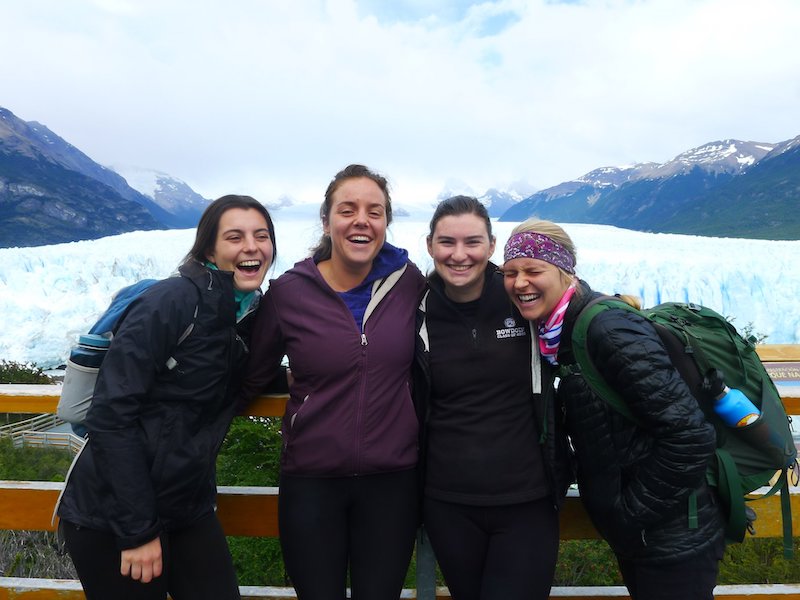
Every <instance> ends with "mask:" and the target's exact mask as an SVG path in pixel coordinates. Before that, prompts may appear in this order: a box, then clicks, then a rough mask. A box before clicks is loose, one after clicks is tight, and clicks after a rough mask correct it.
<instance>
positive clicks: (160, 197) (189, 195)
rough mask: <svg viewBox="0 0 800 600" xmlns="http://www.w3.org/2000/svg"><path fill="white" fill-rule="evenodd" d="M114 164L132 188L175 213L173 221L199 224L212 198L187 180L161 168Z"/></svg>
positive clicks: (185, 224) (175, 223)
mask: <svg viewBox="0 0 800 600" xmlns="http://www.w3.org/2000/svg"><path fill="white" fill-rule="evenodd" d="M111 168H112V169H113V170H114V171H115V172H117V173H119V174H120V175H122V177H124V178H125V180H126V181H127V182H128V185H130V186H131V187H132V188H133V189H135V190H137V191H139V192H140V193H142V194H144V195H145V196H147V197H148V198H150V199H151V200H153V201H154V202H155V203H156V204H158V206H160V207H161V208H163V209H164V210H165V211H166V212H168V213H169V214H170V215H172V216H173V218H171V219H170V224H171V225H172V226H174V227H195V226H197V222H198V220H199V219H200V215H201V214H203V211H204V210H205V209H206V207H207V206H208V205H209V203H210V202H211V200H209V199H207V198H203V197H202V196H201V195H200V194H198V193H197V192H195V191H194V190H193V189H192V188H191V187H189V185H188V184H187V183H186V182H185V181H182V180H180V179H178V178H177V177H174V176H172V175H167V174H166V173H163V172H162V171H156V170H154V169H143V168H141V167H131V166H127V165H125V166H123V165H114V166H112V167H111Z"/></svg>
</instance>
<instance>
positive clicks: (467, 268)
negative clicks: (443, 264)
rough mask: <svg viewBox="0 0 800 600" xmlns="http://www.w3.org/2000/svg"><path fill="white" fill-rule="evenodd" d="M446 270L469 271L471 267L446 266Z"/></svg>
mask: <svg viewBox="0 0 800 600" xmlns="http://www.w3.org/2000/svg"><path fill="white" fill-rule="evenodd" d="M447 268H448V269H450V270H452V271H469V270H470V269H471V268H472V265H447Z"/></svg>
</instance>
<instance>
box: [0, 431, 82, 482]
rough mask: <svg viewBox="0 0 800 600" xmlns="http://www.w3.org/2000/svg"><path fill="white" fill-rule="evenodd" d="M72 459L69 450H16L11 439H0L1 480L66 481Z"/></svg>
mask: <svg viewBox="0 0 800 600" xmlns="http://www.w3.org/2000/svg"><path fill="white" fill-rule="evenodd" d="M72 459H73V454H72V453H71V452H70V451H69V450H62V449H58V448H26V447H22V448H14V445H13V443H12V442H11V438H8V437H0V479H8V480H14V481H64V476H65V475H66V473H67V469H69V465H70V463H71V462H72Z"/></svg>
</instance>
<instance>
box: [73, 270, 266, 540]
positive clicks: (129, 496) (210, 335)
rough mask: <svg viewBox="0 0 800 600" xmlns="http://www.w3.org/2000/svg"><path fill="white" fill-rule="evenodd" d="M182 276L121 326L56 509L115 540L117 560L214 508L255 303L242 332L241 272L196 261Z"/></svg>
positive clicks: (146, 297) (148, 296)
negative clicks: (170, 363)
mask: <svg viewBox="0 0 800 600" xmlns="http://www.w3.org/2000/svg"><path fill="white" fill-rule="evenodd" d="M180 274H181V276H180V277H170V278H168V279H165V280H163V281H161V282H159V283H157V284H155V285H153V286H152V287H150V288H149V289H147V290H146V291H145V292H144V293H143V294H142V295H141V296H139V297H138V298H136V299H135V300H134V301H133V302H132V303H131V305H130V306H129V307H128V310H127V312H126V313H125V315H124V316H123V318H122V320H121V322H120V325H119V328H118V330H117V331H116V332H115V336H114V338H113V341H112V343H111V347H110V349H109V350H108V354H107V356H106V358H105V359H104V361H103V365H102V368H101V370H100V374H99V376H98V380H97V385H96V387H95V394H94V397H93V400H92V406H91V408H90V409H89V412H88V415H87V418H86V426H87V427H88V429H89V439H88V442H87V444H86V445H85V447H84V449H83V450H82V451H81V453H80V454H79V456H78V457H77V458H76V461H75V463H74V466H73V469H72V471H71V474H70V475H69V477H68V481H67V484H66V489H65V491H64V494H63V496H62V499H61V503H60V506H59V508H58V514H59V515H60V516H61V518H62V519H64V520H66V521H70V522H72V523H74V524H76V525H79V526H83V527H88V528H92V529H97V530H101V531H108V532H111V533H113V535H114V536H116V538H117V545H118V547H119V549H120V550H124V549H129V548H135V547H138V546H140V545H142V544H144V543H146V542H148V541H150V540H152V539H155V538H156V537H157V536H158V535H159V534H160V533H161V531H170V530H175V529H180V528H182V527H185V526H187V525H189V524H191V523H192V522H193V521H195V520H197V519H199V518H201V517H203V516H206V515H208V514H209V513H210V512H212V511H213V510H214V509H215V498H216V472H215V461H216V456H217V453H218V451H219V448H220V446H221V444H222V440H223V438H224V437H225V434H226V433H227V431H228V427H229V425H230V422H231V419H232V417H233V415H234V404H233V399H234V398H233V395H234V392H235V391H236V390H235V389H234V388H235V387H236V384H238V381H239V379H240V377H239V369H240V368H241V367H242V366H243V365H244V362H245V358H246V354H247V346H246V337H247V336H246V331H247V328H248V324H249V322H250V321H251V318H250V316H251V315H252V311H253V309H254V308H255V302H254V303H253V305H252V306H251V309H250V310H251V312H250V313H249V314H248V315H246V316H245V317H244V318H242V319H240V321H239V323H238V324H237V322H236V308H237V307H236V304H235V301H234V292H233V274H232V273H230V272H223V271H216V270H211V269H208V268H206V267H205V266H203V265H201V264H199V263H197V262H193V261H192V262H187V263H186V264H184V265H183V266H181V268H180ZM195 309H197V317H196V319H195V318H194V312H195ZM193 321H194V328H193V330H192V332H191V333H190V335H189V336H188V337H187V338H186V339H185V340H184V341H183V342H182V343H181V344H180V345H179V346H178V345H177V341H178V338H179V337H180V336H181V334H182V333H183V332H184V331H185V330H186V328H187V327H188V326H189V324H191V323H192V322H193ZM170 357H174V358H175V359H176V360H177V366H176V367H175V368H174V369H172V370H168V369H167V368H166V362H167V359H168V358H170Z"/></svg>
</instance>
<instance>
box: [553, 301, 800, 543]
mask: <svg viewBox="0 0 800 600" xmlns="http://www.w3.org/2000/svg"><path fill="white" fill-rule="evenodd" d="M610 308H618V309H622V310H627V311H630V312H635V313H637V314H640V315H642V316H643V317H645V318H646V319H648V320H649V321H650V322H651V323H652V324H653V326H654V328H655V330H656V331H657V332H658V335H659V337H660V338H661V340H662V342H663V343H664V345H665V346H666V348H667V351H668V353H669V356H670V359H671V360H672V363H673V365H674V366H675V368H676V370H677V371H678V373H679V374H680V375H681V377H683V379H684V380H685V381H686V383H687V385H688V386H689V389H690V390H691V391H692V393H693V394H694V396H695V398H697V401H698V404H699V405H700V408H701V409H702V411H703V413H704V415H705V416H706V418H707V419H708V420H709V421H710V422H711V423H712V424H713V425H714V429H715V430H716V434H717V450H716V460H715V461H714V462H713V464H711V465H709V468H708V472H707V480H708V482H709V484H710V485H713V486H715V487H716V488H717V491H718V494H719V497H720V498H721V499H722V502H723V505H724V506H725V510H726V512H727V520H728V522H727V530H726V536H727V538H728V539H729V540H730V541H735V542H741V541H742V540H743V539H744V536H745V532H746V531H750V532H751V533H754V528H753V523H752V521H753V520H754V519H755V513H754V511H753V510H752V509H751V508H749V507H748V506H746V505H745V501H746V500H752V499H755V498H751V497H748V495H749V494H751V493H752V492H753V491H755V490H757V489H759V488H761V487H765V486H769V485H770V482H771V481H773V484H772V486H771V489H770V490H769V491H768V492H767V493H766V494H765V495H763V496H758V497H759V498H760V497H767V496H771V495H773V494H775V493H776V492H778V491H780V492H781V513H782V518H783V538H784V542H783V543H784V554H785V555H786V556H787V557H789V556H791V554H792V513H791V504H790V498H789V485H788V477H787V473H788V471H789V469H793V468H794V465H795V459H796V457H797V450H796V448H795V446H794V440H793V439H792V433H791V419H790V418H789V417H788V416H787V415H786V411H785V410H784V408H783V403H782V401H781V398H780V395H779V394H778V390H777V389H776V388H775V384H774V383H773V382H772V380H771V379H770V377H769V375H768V374H767V372H766V370H765V369H764V366H763V365H762V364H761V360H760V359H759V357H758V354H757V353H756V351H755V345H754V343H753V340H752V339H745V338H743V337H742V336H741V335H739V333H738V332H737V331H736V328H735V327H734V326H733V325H732V324H731V323H730V322H729V321H728V320H727V319H725V318H724V317H723V316H722V315H720V314H718V313H716V312H714V311H713V310H711V309H710V308H706V307H704V306H700V305H697V304H683V303H678V302H666V303H664V304H659V305H658V306H655V307H653V308H648V309H643V310H637V309H636V308H634V307H632V306H630V305H629V304H627V303H626V302H624V301H622V300H621V299H619V298H616V297H611V296H601V297H599V298H595V299H594V300H592V301H590V302H589V303H588V304H587V305H586V307H584V308H583V310H582V311H581V312H580V314H579V315H578V318H577V320H576V322H575V328H574V330H573V332H572V349H573V352H574V354H575V360H576V361H577V365H572V366H565V367H564V368H563V369H562V375H565V374H567V373H571V372H574V369H572V368H571V367H575V366H577V367H578V369H579V371H580V373H581V374H582V375H583V377H584V379H585V380H586V382H587V383H588V384H589V385H590V386H591V387H592V389H593V390H594V391H595V393H597V395H598V396H600V397H601V398H602V399H603V400H605V401H606V402H608V404H610V405H611V406H612V407H613V408H614V409H615V410H617V411H618V412H620V413H621V414H623V415H625V416H626V417H628V418H630V419H631V420H633V421H637V419H636V418H635V417H634V415H633V414H632V413H631V412H630V410H629V409H628V407H627V406H626V404H625V402H624V400H623V399H622V398H621V397H620V395H619V394H618V393H617V392H615V391H614V390H613V389H611V387H610V386H609V385H608V384H607V383H606V382H605V381H604V380H603V377H602V376H601V375H600V373H599V372H598V371H597V368H596V367H595V365H594V364H593V363H592V361H591V359H590V358H589V355H588V354H587V352H586V342H587V339H586V338H587V331H588V329H589V323H590V322H591V321H592V319H593V318H594V317H595V316H596V315H597V314H599V313H600V312H602V311H604V310H608V309H610ZM715 369H716V370H718V371H720V372H721V374H722V376H723V377H724V382H725V384H727V385H728V387H730V388H736V389H738V390H740V391H741V392H743V393H744V394H745V396H747V397H748V398H749V399H750V401H751V402H753V404H755V406H756V407H757V408H758V409H759V410H760V411H761V415H760V417H759V418H758V419H757V420H756V421H755V422H753V423H751V424H749V425H745V426H743V427H728V426H726V425H725V424H724V423H723V422H722V420H721V419H720V417H719V416H718V415H717V414H716V412H715V411H714V408H713V404H714V399H713V397H711V395H710V393H709V390H708V387H709V385H708V378H709V375H711V374H712V373H714V370H715ZM776 476H777V477H776ZM689 502H690V510H689V515H690V523H689V526H690V527H696V526H697V510H696V498H695V496H694V494H692V496H691V497H690V499H689Z"/></svg>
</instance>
